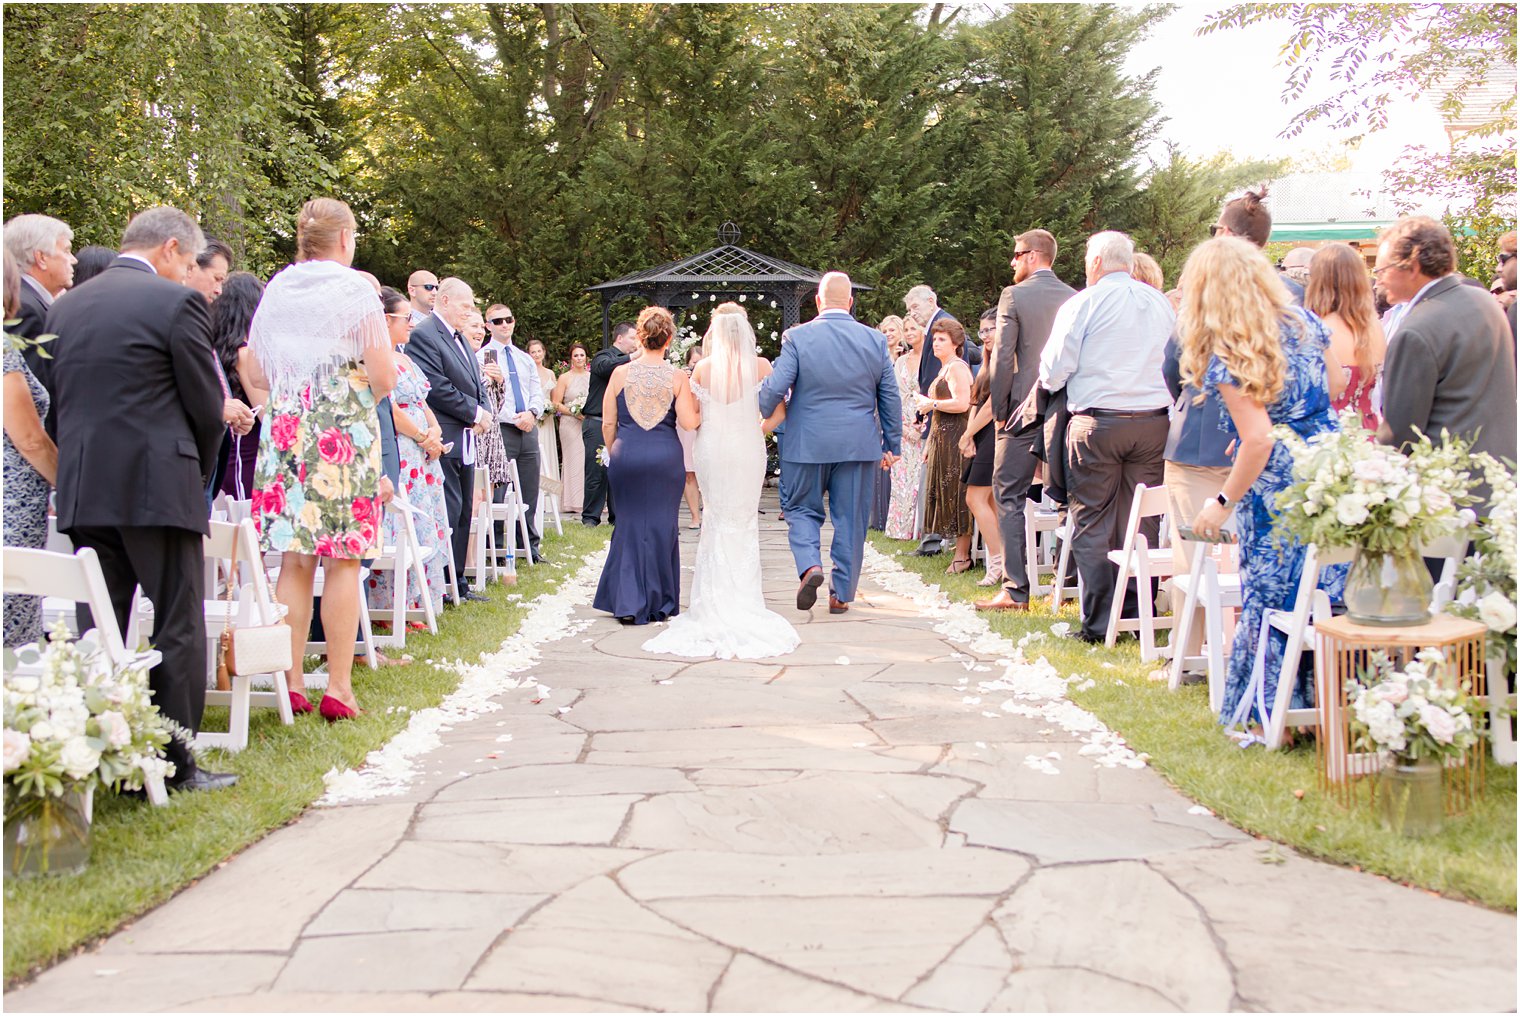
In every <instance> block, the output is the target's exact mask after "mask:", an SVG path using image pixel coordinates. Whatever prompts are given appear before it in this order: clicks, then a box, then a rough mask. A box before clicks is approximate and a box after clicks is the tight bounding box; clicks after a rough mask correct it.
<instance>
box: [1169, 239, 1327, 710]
mask: <svg viewBox="0 0 1520 1016" xmlns="http://www.w3.org/2000/svg"><path fill="white" fill-rule="evenodd" d="M1181 289H1182V310H1181V313H1179V315H1178V317H1177V333H1178V337H1179V339H1180V341H1181V344H1182V358H1181V370H1182V379H1183V383H1184V384H1187V385H1193V386H1194V387H1196V388H1198V389H1199V390H1201V391H1202V392H1203V393H1204V397H1207V398H1212V399H1218V400H1219V401H1220V403H1221V404H1222V405H1223V407H1224V408H1225V409H1226V410H1227V411H1228V412H1226V413H1221V414H1220V427H1221V428H1222V429H1223V430H1225V431H1226V432H1229V433H1231V434H1232V435H1236V436H1238V440H1237V445H1238V447H1237V450H1236V452H1235V463H1234V465H1233V466H1231V467H1230V475H1229V476H1228V477H1226V479H1225V482H1224V484H1223V486H1222V487H1221V490H1220V495H1221V496H1222V497H1224V498H1225V500H1226V501H1228V502H1230V504H1229V505H1225V504H1221V503H1220V502H1219V501H1218V500H1215V499H1209V500H1208V501H1207V502H1205V504H1204V507H1203V508H1202V509H1201V510H1200V511H1199V513H1198V516H1197V518H1196V519H1194V520H1193V526H1192V528H1193V530H1194V532H1196V533H1198V535H1200V536H1202V537H1204V538H1206V539H1207V538H1212V537H1215V536H1217V535H1218V533H1219V531H1220V527H1221V526H1222V525H1223V524H1224V522H1225V520H1226V519H1227V518H1229V516H1230V509H1231V507H1234V512H1235V525H1236V530H1237V532H1238V534H1239V538H1240V587H1241V600H1242V602H1241V610H1240V620H1239V621H1238V622H1237V623H1236V626H1235V642H1234V645H1233V646H1232V648H1231V650H1230V663H1229V675H1228V677H1227V678H1226V681H1225V693H1224V706H1223V708H1222V709H1221V710H1220V714H1219V718H1220V722H1221V723H1223V724H1224V725H1225V726H1227V727H1235V726H1239V725H1243V724H1247V723H1250V724H1259V723H1261V722H1264V717H1262V716H1261V715H1260V714H1259V711H1258V710H1257V709H1256V704H1255V695H1248V694H1247V692H1248V690H1249V689H1250V686H1251V672H1252V670H1253V669H1254V664H1255V661H1256V654H1257V641H1258V638H1259V635H1260V631H1261V622H1262V618H1263V617H1264V616H1265V614H1266V612H1267V611H1268V610H1290V609H1292V606H1293V600H1294V598H1295V596H1296V594H1297V591H1298V582H1299V576H1300V575H1301V574H1302V572H1303V567H1304V552H1305V549H1306V548H1305V547H1304V546H1303V545H1302V544H1300V543H1298V542H1297V541H1296V540H1294V539H1293V538H1292V537H1290V536H1288V535H1287V534H1279V533H1277V532H1275V531H1274V530H1273V523H1274V522H1275V520H1276V518H1277V495H1278V494H1280V493H1281V492H1282V491H1283V490H1285V489H1286V488H1287V487H1288V486H1289V485H1291V484H1292V482H1293V458H1292V456H1291V455H1290V454H1289V452H1288V449H1287V448H1286V447H1285V446H1284V445H1283V444H1281V443H1280V442H1278V441H1276V440H1275V439H1274V438H1273V437H1272V428H1273V427H1274V426H1276V425H1279V424H1284V425H1286V426H1288V427H1291V428H1292V429H1293V430H1294V432H1295V433H1297V434H1298V435H1299V436H1300V437H1302V438H1305V439H1308V438H1311V437H1313V436H1314V435H1315V434H1322V433H1324V432H1326V431H1331V430H1335V429H1336V428H1337V426H1338V423H1337V421H1336V418H1335V416H1334V414H1333V413H1332V412H1331V411H1330V389H1329V386H1328V381H1327V373H1326V366H1327V362H1328V367H1329V369H1330V370H1338V369H1339V366H1340V365H1339V363H1338V362H1336V360H1335V357H1334V355H1333V354H1329V355H1327V351H1328V347H1329V344H1330V332H1329V329H1327V328H1326V327H1325V324H1324V322H1323V321H1321V320H1320V319H1319V318H1318V317H1316V316H1315V315H1314V314H1313V313H1311V312H1309V311H1305V310H1302V309H1301V308H1298V307H1294V306H1293V305H1292V304H1291V303H1290V302H1289V301H1290V299H1291V298H1290V297H1289V295H1288V291H1287V290H1286V289H1285V288H1284V287H1283V285H1282V283H1281V282H1280V281H1279V280H1278V276H1277V272H1276V270H1275V269H1274V268H1273V267H1272V265H1271V264H1270V263H1269V262H1268V261H1267V259H1266V258H1265V257H1264V256H1263V255H1262V253H1261V251H1260V250H1259V249H1258V248H1257V247H1255V246H1254V245H1252V244H1251V243H1250V242H1248V241H1246V240H1241V239H1239V238H1236V237H1219V238H1217V239H1214V240H1209V241H1206V242H1205V243H1203V244H1202V245H1200V246H1199V247H1198V249H1196V250H1195V251H1193V253H1192V255H1191V256H1189V257H1188V261H1187V265H1186V267H1184V268H1183V272H1182V282H1181ZM1222 294H1223V295H1222ZM1345 581H1346V579H1345V568H1344V567H1341V568H1339V569H1337V570H1335V571H1332V572H1331V573H1330V574H1329V575H1327V577H1326V579H1325V580H1324V581H1323V582H1322V584H1321V588H1324V589H1325V590H1326V592H1328V593H1329V594H1330V598H1331V599H1332V600H1339V599H1341V597H1342V594H1343V592H1344V587H1345ZM1285 646H1286V639H1285V638H1284V637H1283V635H1282V633H1281V632H1278V631H1275V630H1273V631H1271V632H1270V633H1269V635H1268V643H1267V645H1266V647H1265V653H1264V656H1263V667H1262V674H1263V688H1262V701H1264V702H1269V703H1270V702H1272V701H1273V700H1274V698H1275V696H1276V694H1277V676H1278V672H1279V671H1280V670H1281V668H1282V654H1283V649H1284V648H1285ZM1312 699H1313V682H1312V681H1301V682H1300V686H1299V687H1298V688H1295V690H1294V694H1293V702H1292V705H1291V707H1290V708H1294V709H1301V708H1308V707H1309V706H1311V705H1313V701H1312Z"/></svg>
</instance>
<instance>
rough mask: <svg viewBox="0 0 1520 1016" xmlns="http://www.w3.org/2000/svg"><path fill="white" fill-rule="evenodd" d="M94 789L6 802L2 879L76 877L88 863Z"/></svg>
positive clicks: (80, 789) (81, 789)
mask: <svg viewBox="0 0 1520 1016" xmlns="http://www.w3.org/2000/svg"><path fill="white" fill-rule="evenodd" d="M94 789H95V788H94V787H93V786H89V787H84V788H76V789H73V790H67V791H64V794H63V796H62V797H27V798H22V799H20V800H19V801H14V802H8V804H9V807H7V808H6V813H5V877H6V878H13V877H14V878H35V877H37V876H39V875H77V874H79V873H80V872H81V871H84V869H85V867H86V865H88V864H89V863H90V816H91V811H92V805H93V797H94V793H93V791H94Z"/></svg>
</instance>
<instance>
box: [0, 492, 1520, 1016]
mask: <svg viewBox="0 0 1520 1016" xmlns="http://www.w3.org/2000/svg"><path fill="white" fill-rule="evenodd" d="M764 518H765V520H766V521H764V522H763V523H762V540H763V543H764V548H763V551H764V561H765V569H766V576H767V582H766V585H767V589H766V593H767V597H768V599H769V600H770V601H771V603H772V605H773V606H774V607H775V608H776V609H778V610H783V611H785V613H786V615H787V616H788V617H791V618H795V619H796V621H797V624H798V629H799V631H800V632H801V634H802V646H801V647H800V648H799V649H798V650H797V652H796V653H794V654H793V655H791V656H789V657H787V658H785V659H781V660H773V661H762V662H757V663H743V662H692V661H684V660H678V659H675V658H651V657H647V656H645V655H644V654H643V653H642V652H641V651H640V648H639V647H640V644H641V643H642V642H643V641H644V640H645V639H646V638H648V637H649V636H650V635H651V634H652V633H653V630H654V629H625V628H623V627H621V626H619V625H618V624H617V623H616V622H614V621H612V620H611V619H609V618H605V617H599V616H598V615H596V614H595V612H593V611H591V610H590V609H589V608H585V607H582V608H578V609H577V611H576V615H577V616H578V617H580V618H583V619H588V620H590V624H589V627H586V628H585V629H584V630H583V631H575V630H574V629H575V627H577V626H575V625H572V626H571V629H570V632H571V633H570V634H568V635H566V636H565V637H562V638H560V639H559V640H558V641H555V642H551V643H548V644H546V645H545V646H544V647H543V649H542V658H541V660H540V661H539V662H538V663H537V664H536V665H535V666H534V667H533V668H532V676H533V677H535V678H536V679H537V683H539V684H542V685H545V686H547V687H548V689H549V691H548V692H547V693H545V692H543V691H541V690H539V689H537V688H536V687H535V686H534V682H531V681H530V682H528V685H527V686H526V687H523V688H520V689H513V690H509V691H505V692H504V693H502V694H501V695H500V696H499V697H498V698H497V700H496V701H497V702H498V703H499V704H500V707H501V708H500V710H499V711H493V712H489V713H486V714H484V715H482V716H480V717H479V718H477V719H474V720H472V721H469V722H466V723H462V724H460V725H458V726H456V727H455V728H454V729H452V730H449V731H448V732H446V733H445V734H444V735H443V745H442V746H441V747H439V748H437V749H436V750H434V751H432V752H431V753H429V754H428V755H427V756H426V757H425V758H423V759H422V760H421V761H422V763H423V764H422V772H421V774H420V775H419V776H418V778H417V779H416V780H415V781H414V782H413V783H412V784H411V786H410V787H409V788H407V789H406V791H405V792H404V793H402V794H400V795H397V796H389V797H379V798H374V799H370V800H359V801H357V802H355V803H349V804H344V805H338V806H334V807H319V808H316V809H313V810H312V811H310V812H309V813H307V815H305V816H304V817H303V818H302V819H301V820H300V821H299V822H297V823H295V824H294V825H292V826H290V827H287V828H285V829H281V830H279V831H277V832H275V833H274V834H272V835H271V836H269V837H268V838H267V839H265V840H264V841H262V842H261V843H259V844H257V845H256V846H254V847H253V848H251V849H250V850H248V851H246V852H244V853H243V854H241V855H239V856H238V857H236V858H234V859H233V860H232V861H231V862H230V863H228V864H227V865H225V867H223V868H222V869H220V870H218V871H216V872H214V873H213V874H211V875H210V876H209V877H207V878H205V879H203V880H202V881H201V882H200V883H199V884H197V885H195V886H194V887H193V888H191V889H189V890H187V891H186V892H184V893H182V894H181V895H179V896H178V897H176V898H175V899H174V900H172V901H170V902H169V903H168V904H167V905H165V906H163V907H161V908H159V909H158V910H157V911H154V912H153V913H151V914H149V915H147V916H145V917H143V918H142V919H140V920H138V921H137V922H136V923H135V924H133V925H131V926H130V927H128V928H127V929H125V930H123V931H121V932H119V933H118V934H116V935H114V936H112V937H111V938H110V939H108V940H107V941H106V942H104V943H102V944H101V945H100V946H99V947H98V948H96V949H95V950H93V951H91V952H89V953H86V954H84V955H81V956H78V957H75V958H74V959H71V960H69V961H67V962H65V963H62V964H60V965H58V966H57V967H55V968H53V969H52V970H50V971H48V972H46V973H45V974H43V975H42V976H41V977H40V978H39V979H38V980H37V981H36V982H34V983H33V984H31V985H28V986H26V987H23V988H20V989H18V990H16V991H12V992H9V993H7V995H6V997H5V1008H6V1009H8V1010H11V1011H18V1012H19V1011H42V1010H76V1011H77V1010H101V1011H121V1010H155V1011H157V1010H168V1011H172V1010H176V1009H181V1010H258V1011H289V1010H314V1011H323V1010H334V1011H359V1010H377V1011H405V1010H477V1011H491V1010H495V1011H603V1010H609V1011H610V1010H637V1009H650V1010H677V1011H705V1010H710V1011H757V1010H758V1011H803V1010H806V1011H860V1012H865V1011H913V1010H951V1011H980V1010H1061V1009H1081V1010H1225V1009H1237V1010H1260V1009H1270V1010H1465V1009H1477V1010H1496V1009H1497V1010H1508V1009H1513V1008H1514V1005H1515V997H1516V996H1515V990H1516V977H1515V947H1516V934H1515V929H1516V925H1515V919H1514V918H1513V917H1512V916H1509V915H1504V914H1499V913H1495V912H1492V911H1488V910H1484V909H1481V908H1478V907H1473V906H1467V905H1464V904H1460V903H1456V902H1452V901H1449V900H1445V899H1440V898H1438V897H1435V896H1433V895H1431V894H1429V893H1425V892H1421V891H1418V890H1413V889H1407V888H1402V887H1400V886H1397V885H1393V884H1391V883H1389V882H1386V881H1383V880H1380V879H1377V878H1374V877H1372V876H1369V875H1364V874H1358V873H1355V872H1352V871H1348V870H1345V869H1341V868H1337V867H1333V866H1330V865H1325V864H1320V863H1317V862H1314V861H1311V860H1307V859H1304V858H1300V857H1298V856H1296V855H1294V854H1293V853H1292V852H1290V851H1286V850H1283V849H1281V848H1272V847H1269V846H1268V845H1266V844H1263V843H1259V842H1257V841H1255V840H1253V839H1251V838H1250V837H1248V836H1245V835H1243V834H1241V833H1240V832H1238V831H1236V830H1234V829H1232V828H1231V827H1229V826H1228V825H1226V824H1224V823H1223V822H1220V821H1218V820H1217V819H1214V818H1212V817H1210V816H1208V815H1207V814H1199V813H1198V812H1199V811H1200V810H1201V809H1195V810H1190V808H1191V802H1189V801H1188V800H1186V799H1184V798H1183V797H1181V796H1179V795H1178V794H1176V793H1175V792H1173V791H1172V790H1170V789H1169V788H1168V787H1167V785H1166V784H1165V782H1164V781H1163V780H1162V779H1161V778H1160V777H1159V776H1157V775H1156V774H1155V773H1154V772H1152V771H1151V770H1149V769H1146V768H1129V767H1126V766H1123V765H1118V766H1113V767H1108V766H1104V765H1099V764H1095V763H1094V762H1093V761H1092V758H1091V753H1089V754H1088V755H1085V756H1084V755H1079V754H1078V753H1079V751H1081V750H1082V749H1083V747H1084V744H1085V743H1087V741H1088V740H1089V739H1087V738H1083V737H1079V736H1078V735H1075V734H1072V733H1067V732H1066V731H1065V730H1062V729H1056V726H1055V725H1053V724H1052V723H1051V722H1049V721H1048V720H1047V719H1043V718H1038V717H1030V716H1024V715H1010V714H1009V713H1007V712H1002V711H1000V710H998V709H997V708H996V707H995V706H990V707H989V706H988V705H983V704H981V703H980V702H976V701H973V700H974V699H977V698H978V696H976V695H974V694H968V693H967V683H968V682H967V678H968V675H969V676H970V678H971V683H972V684H973V685H974V684H975V683H977V682H978V681H980V680H986V679H987V678H988V677H996V676H997V675H996V670H997V668H996V666H995V664H996V662H997V659H998V657H999V655H1001V654H997V653H994V654H985V653H977V652H973V651H971V650H970V649H969V648H968V647H967V646H966V645H964V644H956V643H952V642H951V641H949V640H948V638H947V636H945V635H943V634H940V633H937V632H936V631H935V630H934V629H933V626H932V624H931V622H930V621H929V620H926V619H925V618H923V617H922V616H921V612H920V611H919V610H918V609H917V608H916V607H915V606H914V604H913V603H912V602H911V600H909V599H907V598H905V597H904V596H902V595H899V594H894V593H889V592H887V591H886V590H885V589H883V588H882V585H881V584H880V582H868V583H867V584H866V585H865V586H864V587H863V589H862V592H861V598H860V600H858V601H857V604H856V606H855V608H854V609H852V610H851V611H850V612H849V613H848V614H845V615H842V616H830V615H829V614H828V612H827V610H826V609H823V608H822V607H820V608H817V609H815V611H814V612H813V614H812V615H811V616H807V615H799V614H798V613H797V612H796V610H795V609H794V608H793V607H792V605H791V600H792V597H793V593H794V589H795V582H794V580H793V578H792V566H791V560H790V555H789V554H788V552H787V547H786V538H785V531H784V525H783V524H782V523H779V522H777V521H776V516H775V513H774V504H772V505H771V512H770V513H769V514H767V515H766V516H765V517H764ZM683 538H684V539H685V541H686V544H687V545H686V546H685V548H684V549H683V553H684V557H685V559H686V560H687V561H688V562H689V561H691V560H692V559H693V558H694V557H695V552H694V547H693V546H692V543H693V534H691V533H689V532H686V531H685V530H683ZM687 574H688V575H689V572H688V573H687ZM888 584H889V585H892V584H893V583H888ZM825 602H826V601H825ZM592 619H594V620H592ZM983 668H986V669H983ZM982 675H985V676H982ZM1001 697H1006V695H1003V696H1001ZM998 698H999V696H998V695H996V694H994V695H993V696H991V697H989V702H993V701H996V700H997V699H998ZM507 735H510V739H507ZM1050 753H1058V754H1056V755H1052V754H1050ZM1042 760H1051V761H1042Z"/></svg>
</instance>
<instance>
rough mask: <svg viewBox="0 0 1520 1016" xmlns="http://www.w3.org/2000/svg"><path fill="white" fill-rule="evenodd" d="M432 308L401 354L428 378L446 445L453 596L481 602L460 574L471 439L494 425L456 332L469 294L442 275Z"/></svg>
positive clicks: (470, 302) (471, 298) (470, 356)
mask: <svg viewBox="0 0 1520 1016" xmlns="http://www.w3.org/2000/svg"><path fill="white" fill-rule="evenodd" d="M415 277H416V276H415V275H414V276H413V278H415ZM425 292H431V291H427V290H425ZM432 308H433V309H432V312H431V313H429V314H428V316H427V317H425V318H423V319H422V320H421V321H420V322H418V323H417V324H416V325H414V326H413V327H412V331H411V335H410V336H409V337H408V339H407V341H406V353H407V355H408V356H409V357H411V359H412V362H413V363H415V364H416V365H417V369H418V370H420V371H422V373H423V376H425V377H426V378H427V379H428V384H429V385H430V386H431V388H430V389H429V391H428V396H427V402H428V405H429V406H431V407H432V409H433V414H434V415H435V416H437V417H438V426H439V427H441V428H442V429H443V441H444V444H445V445H446V446H452V447H450V448H449V451H448V452H447V453H445V454H444V456H443V458H441V459H439V460H438V465H439V468H440V469H442V471H443V504H444V512H445V513H446V514H447V515H448V520H449V525H450V526H451V527H452V528H453V530H454V546H453V552H454V575H455V577H456V578H457V579H458V581H459V595H460V596H461V597H463V598H464V599H467V600H483V599H485V597H484V596H482V595H480V594H479V593H475V592H472V591H471V590H470V586H469V581H468V580H467V579H466V578H465V573H464V562H465V555H466V554H467V553H468V551H469V549H470V515H471V509H472V508H473V507H474V505H473V501H474V492H475V442H476V439H478V438H479V437H480V436H481V435H483V434H484V433H485V432H486V428H487V427H494V426H496V417H495V415H494V414H492V412H491V410H490V407H489V403H488V401H487V398H486V389H485V379H484V378H483V377H482V376H481V373H480V365H479V364H478V363H476V362H475V354H474V352H473V351H472V350H471V349H470V347H469V344H468V343H466V342H465V338H464V334H463V333H462V332H461V331H460V329H461V328H462V327H463V326H464V323H465V315H466V314H468V313H470V312H471V311H473V310H474V309H475V294H474V292H472V291H471V289H470V287H469V284H468V283H466V282H465V281H464V280H463V279H455V278H448V279H444V280H443V282H442V283H440V284H439V285H438V288H437V300H436V301H434V302H433V304H432Z"/></svg>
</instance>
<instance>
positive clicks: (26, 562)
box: [0, 547, 169, 805]
mask: <svg viewBox="0 0 1520 1016" xmlns="http://www.w3.org/2000/svg"><path fill="white" fill-rule="evenodd" d="M0 560H3V568H0V570H3V574H4V577H3V583H4V591H5V592H6V593H11V594H19V595H22V596H42V597H56V598H58V599H61V600H67V601H69V602H71V603H74V604H80V603H83V604H84V605H86V606H87V607H89V608H90V615H91V618H92V620H93V621H94V622H95V627H94V628H93V629H92V630H93V632H94V641H95V642H96V643H98V644H99V646H100V650H101V652H103V653H105V656H106V659H107V660H109V661H110V662H111V663H112V664H113V665H114V666H118V667H120V666H125V665H129V664H134V665H138V666H141V667H142V668H143V669H144V673H145V674H146V671H148V670H151V669H153V668H154V667H156V666H158V665H159V664H160V663H162V662H163V655H162V654H161V653H159V651H158V650H156V649H148V650H138V649H128V648H127V646H128V643H126V642H124V641H123V640H122V633H121V631H120V629H119V628H118V627H117V624H116V610H115V608H113V607H112V606H111V593H110V590H108V589H107V588H106V578H105V574H104V573H103V572H102V571H101V570H100V558H99V557H98V556H97V555H96V553H95V551H94V550H93V549H91V548H90V547H83V548H81V549H80V550H79V551H78V552H76V553H74V554H60V553H56V552H54V551H48V550H30V549H26V548H22V547H7V548H6V549H5V554H4V555H3V558H0ZM134 606H135V605H134ZM134 613H135V611H128V614H127V616H128V618H131V617H132V616H133V614H134ZM129 624H130V622H129ZM133 644H134V645H135V644H136V643H135V642H134V643H133ZM18 669H20V670H22V671H25V670H27V669H28V668H26V667H25V666H24V665H23V666H21V667H19V668H18ZM145 786H146V789H147V793H148V800H150V801H152V802H153V803H154V804H156V805H158V804H164V803H165V802H167V801H168V799H169V797H168V794H167V793H166V792H165V789H164V781H163V778H162V777H149V778H148V779H147V781H146V783H145Z"/></svg>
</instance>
